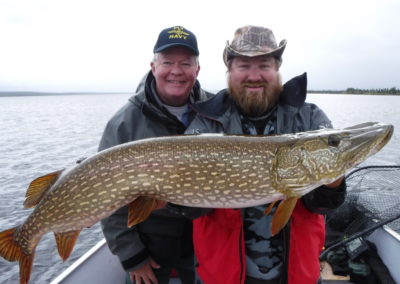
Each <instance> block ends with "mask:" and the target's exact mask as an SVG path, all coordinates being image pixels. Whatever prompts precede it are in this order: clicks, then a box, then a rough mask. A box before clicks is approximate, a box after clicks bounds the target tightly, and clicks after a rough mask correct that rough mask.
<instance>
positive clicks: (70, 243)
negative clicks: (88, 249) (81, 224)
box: [54, 230, 81, 261]
mask: <svg viewBox="0 0 400 284" xmlns="http://www.w3.org/2000/svg"><path fill="white" fill-rule="evenodd" d="M80 232H81V231H80V230H79V231H69V232H62V233H54V236H55V237H56V243H57V249H58V254H59V255H60V256H61V258H62V260H64V261H65V260H66V259H67V258H68V257H69V256H70V255H71V252H72V250H73V249H74V246H75V243H76V240H77V239H78V237H79V233H80Z"/></svg>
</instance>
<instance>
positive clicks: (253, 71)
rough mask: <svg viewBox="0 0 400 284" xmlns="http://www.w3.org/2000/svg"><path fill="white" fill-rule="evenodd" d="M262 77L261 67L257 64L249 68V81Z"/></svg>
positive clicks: (258, 79)
mask: <svg viewBox="0 0 400 284" xmlns="http://www.w3.org/2000/svg"><path fill="white" fill-rule="evenodd" d="M261 79H262V76H261V72H260V69H259V68H258V67H256V66H252V67H251V68H250V69H249V73H248V76H247V80H248V81H260V80H261Z"/></svg>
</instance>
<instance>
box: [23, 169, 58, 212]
mask: <svg viewBox="0 0 400 284" xmlns="http://www.w3.org/2000/svg"><path fill="white" fill-rule="evenodd" d="M63 171H64V170H60V171H56V172H53V173H50V174H47V175H45V176H41V177H38V178H37V179H34V180H33V181H32V182H31V183H30V185H29V187H28V190H27V191H26V194H25V197H26V199H25V201H24V207H25V208H32V207H35V206H36V205H37V204H38V203H39V202H40V200H42V198H43V196H44V195H45V194H46V192H47V191H48V190H49V189H50V188H51V186H52V185H53V184H54V183H55V182H56V180H57V179H58V177H59V176H60V175H61V173H62V172H63Z"/></svg>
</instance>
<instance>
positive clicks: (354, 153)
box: [343, 122, 394, 167]
mask: <svg viewBox="0 0 400 284" xmlns="http://www.w3.org/2000/svg"><path fill="white" fill-rule="evenodd" d="M344 130H345V131H347V132H348V137H347V138H345V139H344V140H345V141H344V142H345V144H346V146H345V147H344V149H343V151H344V153H345V154H346V156H347V159H348V161H349V162H348V165H351V167H354V166H356V165H358V164H359V163H361V162H362V161H364V160H365V159H366V158H368V157H370V156H372V155H374V154H376V153H377V152H379V151H380V150H381V149H382V148H383V147H384V146H385V145H386V144H387V143H388V142H389V141H390V139H391V137H392V136H393V130H394V127H393V125H391V124H385V123H377V122H368V123H363V124H359V125H355V126H352V127H348V128H345V129H344Z"/></svg>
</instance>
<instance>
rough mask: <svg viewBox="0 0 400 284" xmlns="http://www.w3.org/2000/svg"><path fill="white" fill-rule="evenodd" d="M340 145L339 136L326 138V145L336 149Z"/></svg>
mask: <svg viewBox="0 0 400 284" xmlns="http://www.w3.org/2000/svg"><path fill="white" fill-rule="evenodd" d="M339 144H340V137H339V135H329V136H328V145H329V146H332V147H337V146H339Z"/></svg>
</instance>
